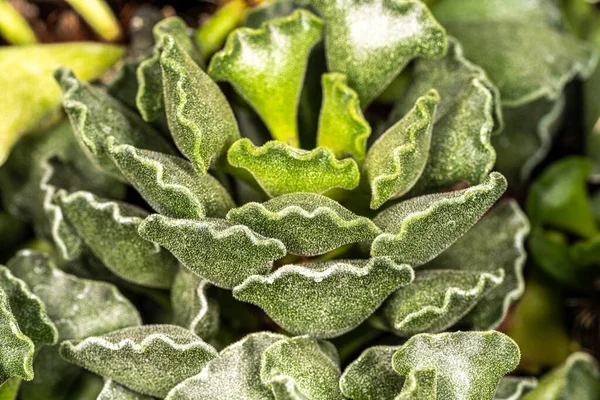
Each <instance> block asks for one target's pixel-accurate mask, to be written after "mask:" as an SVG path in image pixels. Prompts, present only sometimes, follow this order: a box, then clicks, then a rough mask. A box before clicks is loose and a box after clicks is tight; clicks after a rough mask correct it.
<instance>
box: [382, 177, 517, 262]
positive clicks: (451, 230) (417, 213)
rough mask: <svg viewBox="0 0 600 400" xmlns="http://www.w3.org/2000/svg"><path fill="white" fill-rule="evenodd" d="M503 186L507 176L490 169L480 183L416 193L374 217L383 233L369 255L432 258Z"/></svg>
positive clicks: (470, 223) (418, 259) (409, 259)
mask: <svg viewBox="0 0 600 400" xmlns="http://www.w3.org/2000/svg"><path fill="white" fill-rule="evenodd" d="M504 190H506V179H504V177H503V176H502V175H501V174H499V173H497V172H492V173H491V174H490V175H489V176H488V178H487V179H486V180H485V181H484V182H483V183H482V184H480V185H477V186H472V187H470V188H468V189H464V190H457V191H454V192H446V193H438V194H432V195H426V196H421V197H415V198H412V199H410V200H406V201H403V202H401V203H398V204H396V205H394V206H392V207H390V208H388V209H386V210H384V211H382V212H381V213H379V214H378V215H377V217H375V219H374V220H373V222H375V224H376V225H377V226H379V227H380V228H381V229H382V230H383V231H384V233H383V234H381V235H380V236H378V237H377V238H376V239H375V241H374V242H373V245H372V246H371V255H373V256H390V257H393V258H395V259H396V260H400V261H402V262H405V263H409V264H417V265H418V264H424V263H426V262H427V261H430V260H432V259H433V258H435V257H436V256H437V255H439V254H440V253H441V252H442V251H444V250H445V249H447V248H448V247H449V246H450V245H452V243H454V242H455V241H456V240H458V238H460V237H461V236H462V235H463V234H464V233H465V232H467V231H468V230H469V229H470V228H471V227H472V226H473V225H475V223H476V222H477V220H479V218H481V216H483V214H485V212H486V211H487V210H488V209H489V208H490V207H491V206H492V205H493V204H494V202H496V200H498V198H500V196H501V195H502V193H504Z"/></svg>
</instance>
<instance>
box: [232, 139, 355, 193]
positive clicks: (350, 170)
mask: <svg viewBox="0 0 600 400" xmlns="http://www.w3.org/2000/svg"><path fill="white" fill-rule="evenodd" d="M227 158H228V160H229V163H230V164H231V165H233V166H234V167H238V168H243V169H245V170H247V171H248V172H249V173H250V174H251V175H252V176H253V177H254V179H256V181H257V183H258V184H259V185H260V187H261V188H262V189H263V190H264V191H265V192H266V193H267V194H268V195H269V196H271V197H277V196H280V195H282V194H286V193H295V192H310V193H323V192H325V191H327V190H330V189H334V188H342V189H354V188H355V187H357V186H358V183H359V180H360V172H359V171H358V166H357V165H356V162H355V161H354V160H352V159H345V160H337V159H336V158H335V155H334V154H333V151H332V150H331V149H329V148H327V147H317V148H316V149H314V150H312V151H308V150H302V149H297V148H295V147H291V146H289V145H286V144H285V143H282V142H279V141H276V140H273V141H270V142H267V143H266V144H264V145H263V146H262V147H256V146H254V145H253V144H252V142H251V141H250V140H249V139H240V140H238V141H237V142H235V143H234V144H233V145H232V146H231V147H230V148H229V151H228V153H227Z"/></svg>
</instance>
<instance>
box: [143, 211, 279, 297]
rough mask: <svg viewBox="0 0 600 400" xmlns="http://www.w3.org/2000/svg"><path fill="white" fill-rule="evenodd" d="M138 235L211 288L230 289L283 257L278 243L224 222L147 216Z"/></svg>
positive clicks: (267, 269)
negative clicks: (168, 252)
mask: <svg viewBox="0 0 600 400" xmlns="http://www.w3.org/2000/svg"><path fill="white" fill-rule="evenodd" d="M139 233H140V235H141V236H142V237H143V238H145V239H147V240H150V241H153V242H156V243H159V244H160V245H161V246H164V247H166V248H167V249H169V251H171V252H172V253H173V254H174V255H175V257H177V258H178V259H179V261H180V262H181V263H182V264H183V265H184V266H185V267H187V268H189V269H190V270H191V271H192V272H194V273H195V274H196V275H198V276H200V277H202V278H204V279H206V280H207V281H209V282H210V283H212V284H213V285H215V286H218V287H221V288H225V289H231V288H233V287H234V286H236V285H239V284H240V283H241V282H242V281H244V279H246V278H247V277H249V276H251V275H253V274H265V273H267V272H269V271H270V270H271V267H272V265H273V261H275V260H277V259H279V258H281V257H283V256H285V246H284V245H283V243H281V242H280V241H279V240H276V239H270V238H266V237H264V236H262V235H259V234H257V233H254V232H253V231H252V230H250V229H249V228H248V227H246V226H243V225H233V224H231V223H230V222H228V221H226V220H224V219H216V218H207V219H204V220H198V221H196V220H184V219H173V218H169V217H165V216H163V215H160V214H154V215H150V216H149V217H148V218H146V219H145V220H144V222H143V223H142V224H141V225H140V227H139Z"/></svg>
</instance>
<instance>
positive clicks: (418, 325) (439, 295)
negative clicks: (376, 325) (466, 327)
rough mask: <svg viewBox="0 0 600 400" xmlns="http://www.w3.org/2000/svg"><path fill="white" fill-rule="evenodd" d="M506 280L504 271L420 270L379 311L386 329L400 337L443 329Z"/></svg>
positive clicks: (452, 323)
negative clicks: (409, 282)
mask: <svg viewBox="0 0 600 400" xmlns="http://www.w3.org/2000/svg"><path fill="white" fill-rule="evenodd" d="M503 281H504V270H502V269H499V270H498V271H496V273H494V274H492V273H487V272H476V271H457V270H448V271H418V272H417V273H416V274H415V280H414V282H413V283H412V284H410V285H408V286H406V287H405V288H402V289H400V290H398V291H396V292H395V293H394V294H392V295H391V296H390V297H389V298H388V300H387V301H386V302H385V304H384V305H383V307H382V308H381V310H380V315H381V318H382V320H383V321H382V322H383V324H384V326H385V328H386V329H390V330H392V331H393V332H394V333H396V334H397V335H399V336H404V337H410V336H412V335H414V334H416V333H421V332H429V333H437V332H441V331H443V330H445V329H447V328H449V327H451V326H452V325H454V324H455V323H456V322H457V321H458V320H460V319H461V318H462V317H463V316H464V315H466V314H467V313H468V312H469V311H470V310H472V309H473V307H475V305H476V304H477V303H478V301H480V300H481V298H483V297H484V296H486V295H487V294H488V293H489V292H490V291H491V290H493V289H495V288H497V287H498V286H500V285H501V284H502V282H503Z"/></svg>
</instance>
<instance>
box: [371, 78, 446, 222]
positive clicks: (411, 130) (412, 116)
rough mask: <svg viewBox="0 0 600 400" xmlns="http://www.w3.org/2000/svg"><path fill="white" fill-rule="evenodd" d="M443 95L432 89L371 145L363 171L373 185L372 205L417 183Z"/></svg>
mask: <svg viewBox="0 0 600 400" xmlns="http://www.w3.org/2000/svg"><path fill="white" fill-rule="evenodd" d="M439 102H440V96H439V95H438V93H437V91H435V90H430V91H429V92H427V94H425V95H424V96H421V97H419V98H418V99H417V100H416V102H415V104H414V107H413V108H412V109H411V110H410V111H408V113H407V114H406V115H405V116H404V117H403V118H402V119H401V120H399V121H398V122H396V123H395V124H394V125H393V126H392V127H390V128H389V129H388V130H386V131H385V132H384V133H383V134H382V135H381V136H380V137H379V138H378V139H377V141H376V142H375V143H373V145H372V146H371V148H370V149H369V152H368V153H367V158H366V159H365V164H364V166H363V173H364V178H365V180H366V182H368V184H369V186H370V188H371V208H372V209H374V210H375V209H377V208H379V207H381V205H382V204H383V203H385V202H386V201H388V200H390V199H393V198H397V197H400V196H402V195H404V194H406V192H408V191H409V190H410V189H411V188H412V187H413V186H414V185H415V183H417V180H418V179H419V177H420V176H421V174H422V173H423V170H424V169H425V165H426V164H427V159H428V157H429V147H430V145H431V133H432V130H433V123H434V118H435V114H436V109H437V105H438V103H439Z"/></svg>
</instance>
